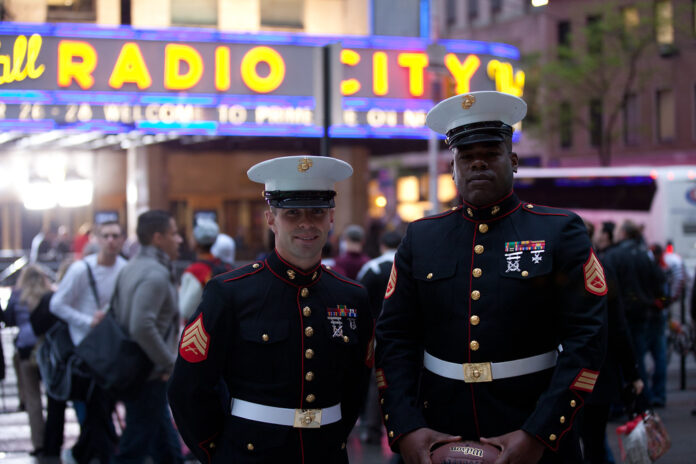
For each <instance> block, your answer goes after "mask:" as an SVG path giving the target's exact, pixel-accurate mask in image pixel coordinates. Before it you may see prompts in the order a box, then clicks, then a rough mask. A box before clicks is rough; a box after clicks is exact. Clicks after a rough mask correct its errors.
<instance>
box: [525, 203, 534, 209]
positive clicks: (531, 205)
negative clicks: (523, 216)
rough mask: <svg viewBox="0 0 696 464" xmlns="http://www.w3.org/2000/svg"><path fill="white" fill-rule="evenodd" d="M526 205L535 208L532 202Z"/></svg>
mask: <svg viewBox="0 0 696 464" xmlns="http://www.w3.org/2000/svg"><path fill="white" fill-rule="evenodd" d="M526 206H527V208H529V209H532V208H534V205H533V204H531V203H527V205H526Z"/></svg>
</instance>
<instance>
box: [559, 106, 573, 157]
mask: <svg viewBox="0 0 696 464" xmlns="http://www.w3.org/2000/svg"><path fill="white" fill-rule="evenodd" d="M559 112H560V114H559V122H560V128H559V131H558V132H559V135H560V139H561V140H560V142H561V148H569V147H571V146H572V145H573V109H572V108H571V106H570V103H568V102H563V103H561V107H560V108H559Z"/></svg>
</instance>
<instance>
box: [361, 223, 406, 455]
mask: <svg viewBox="0 0 696 464" xmlns="http://www.w3.org/2000/svg"><path fill="white" fill-rule="evenodd" d="M399 243H401V234H399V233H398V232H395V231H387V232H385V233H384V234H382V237H381V238H380V246H379V250H380V252H381V253H382V254H381V255H380V256H378V257H377V258H375V259H371V260H370V261H368V262H367V263H365V265H364V266H363V267H362V269H360V272H358V277H357V280H358V281H359V282H360V283H362V284H363V285H364V286H365V288H366V289H367V295H368V297H369V299H370V311H371V312H372V317H373V318H374V319H375V320H377V317H378V316H379V313H380V311H382V301H384V293H385V292H386V290H387V284H388V283H389V274H390V272H391V268H392V263H393V262H394V255H395V254H396V249H397V248H398V247H399ZM360 424H361V425H362V427H363V429H362V431H361V433H360V439H361V440H362V441H363V442H365V443H373V444H377V443H380V442H381V441H382V417H381V414H380V412H379V403H378V401H377V383H376V381H375V378H374V376H370V385H369V386H368V390H367V396H366V397H365V404H364V406H363V412H362V414H361V415H360Z"/></svg>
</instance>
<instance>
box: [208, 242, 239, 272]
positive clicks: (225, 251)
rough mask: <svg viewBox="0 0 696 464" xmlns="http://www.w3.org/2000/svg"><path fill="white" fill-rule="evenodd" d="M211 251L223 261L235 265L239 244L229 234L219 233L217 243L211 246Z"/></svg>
mask: <svg viewBox="0 0 696 464" xmlns="http://www.w3.org/2000/svg"><path fill="white" fill-rule="evenodd" d="M210 252H211V253H212V254H213V256H215V257H216V258H219V259H220V260H221V261H222V262H223V263H225V264H227V265H229V266H231V267H234V260H235V255H236V252H237V244H236V243H235V241H234V239H233V238H232V237H230V236H229V235H227V234H218V236H217V238H216V239H215V243H213V246H212V247H210Z"/></svg>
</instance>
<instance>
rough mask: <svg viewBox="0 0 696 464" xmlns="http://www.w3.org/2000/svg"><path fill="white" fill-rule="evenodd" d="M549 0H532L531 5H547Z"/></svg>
mask: <svg viewBox="0 0 696 464" xmlns="http://www.w3.org/2000/svg"><path fill="white" fill-rule="evenodd" d="M548 4H549V0H532V6H533V7H537V6H544V5H548Z"/></svg>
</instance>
